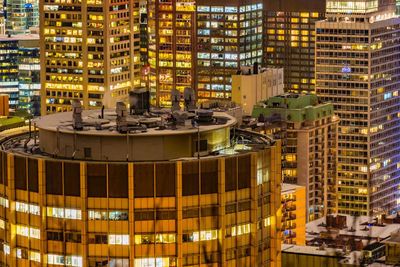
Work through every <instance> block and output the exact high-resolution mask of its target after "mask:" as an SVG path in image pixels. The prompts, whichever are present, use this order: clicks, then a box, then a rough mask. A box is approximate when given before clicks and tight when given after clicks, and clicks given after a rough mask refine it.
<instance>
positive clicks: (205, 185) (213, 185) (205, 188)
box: [201, 160, 218, 194]
mask: <svg viewBox="0 0 400 267" xmlns="http://www.w3.org/2000/svg"><path fill="white" fill-rule="evenodd" d="M201 193H202V194H212V193H218V160H203V161H201Z"/></svg>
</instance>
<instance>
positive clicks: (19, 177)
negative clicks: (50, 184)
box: [14, 156, 26, 190]
mask: <svg viewBox="0 0 400 267" xmlns="http://www.w3.org/2000/svg"><path fill="white" fill-rule="evenodd" d="M14 175H15V177H14V178H15V188H16V189H21V190H26V158H23V157H17V156H15V157H14Z"/></svg>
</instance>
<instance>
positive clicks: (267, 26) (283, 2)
mask: <svg viewBox="0 0 400 267" xmlns="http://www.w3.org/2000/svg"><path fill="white" fill-rule="evenodd" d="M324 18H325V0H309V1H298V0H278V1H264V41H263V49H264V60H263V66H264V67H268V68H273V67H275V68H276V67H278V68H283V70H284V75H285V76H284V84H285V88H284V90H285V92H294V93H307V92H314V93H315V77H314V73H315V66H314V64H315V63H314V61H315V59H314V57H315V22H316V21H318V20H322V19H324Z"/></svg>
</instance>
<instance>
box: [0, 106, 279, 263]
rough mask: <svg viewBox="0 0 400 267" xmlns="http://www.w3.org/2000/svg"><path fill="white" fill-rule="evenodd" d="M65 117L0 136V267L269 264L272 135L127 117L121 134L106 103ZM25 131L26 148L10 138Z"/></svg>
mask: <svg viewBox="0 0 400 267" xmlns="http://www.w3.org/2000/svg"><path fill="white" fill-rule="evenodd" d="M74 104H75V103H74ZM74 108H75V107H74ZM124 114H125V115H126V113H124ZM75 115H76V114H75ZM75 115H74V116H72V114H71V113H70V112H69V113H57V114H51V115H47V116H44V117H41V118H39V119H37V120H36V121H35V125H36V127H37V128H36V131H35V132H34V133H33V132H32V135H31V137H29V133H28V132H26V131H25V132H24V133H21V130H18V131H17V132H15V133H8V134H7V135H4V134H3V135H2V139H1V141H0V142H1V144H2V145H3V146H2V151H0V170H1V172H0V206H1V208H0V233H1V234H2V236H3V241H2V243H1V246H2V249H3V252H4V253H1V254H0V260H1V261H2V262H4V263H6V264H8V265H9V266H26V265H30V264H32V266H34V265H36V264H40V265H41V266H53V265H67V266H84V267H86V266H102V265H103V266H122V267H125V266H159V267H162V266H187V265H196V266H200V264H201V265H209V264H213V265H225V264H226V265H227V266H273V267H280V266H281V265H280V211H279V210H280V197H281V195H280V179H281V177H280V173H281V172H280V160H279V159H280V149H281V148H280V142H279V141H277V142H274V141H273V140H271V139H268V138H264V137H263V136H261V135H259V134H257V133H251V132H247V131H240V130H237V131H231V127H232V126H233V125H234V124H235V122H236V120H235V119H234V118H233V117H231V116H229V115H227V114H225V113H215V116H213V117H212V119H213V120H212V121H214V120H218V122H219V123H213V122H212V121H211V122H203V123H201V124H200V126H199V129H193V128H192V127H191V126H190V127H187V126H183V125H182V126H180V125H177V127H178V129H174V128H172V127H170V126H169V125H167V128H166V129H158V127H157V126H151V124H153V125H154V123H155V122H160V120H161V118H160V117H151V118H149V117H144V116H137V115H127V116H128V117H127V118H126V117H123V116H122V117H123V118H125V119H127V120H128V121H132V119H135V120H138V122H139V124H137V125H136V126H133V127H132V126H129V125H126V127H127V129H126V131H127V133H120V132H119V131H117V130H116V128H117V129H118V127H122V126H121V125H122V122H123V121H124V119H123V118H122V117H117V116H115V115H116V114H115V111H114V110H108V109H106V110H105V111H104V116H103V117H102V115H101V111H99V110H84V111H83V114H82V117H83V118H84V120H83V122H82V123H83V124H84V128H83V129H82V130H81V131H75V129H74V128H73V127H72V125H71V119H72V118H74V119H73V121H75V122H76V123H77V124H76V125H78V123H79V121H80V120H79V119H78V118H77V117H75ZM99 116H100V117H102V118H103V119H101V123H102V126H100V127H99V125H100V124H98V123H99V122H100V121H99ZM116 117H117V121H116ZM118 120H120V123H119V124H118ZM143 124H146V125H148V127H147V128H143V127H142V125H143ZM96 125H97V126H96ZM118 125H119V126H118ZM189 125H190V123H189ZM77 127H78V126H77ZM55 129H60V131H54V130H55ZM119 129H121V128H119ZM134 129H136V130H134ZM137 129H139V130H137ZM143 129H146V130H143ZM128 131H131V132H130V133H128ZM36 133H38V134H39V137H37V134H36ZM231 133H232V134H231ZM21 134H22V135H21ZM198 136H200V140H198V139H197V138H198ZM262 137H263V138H262ZM21 138H22V139H21ZM29 138H30V141H29V142H28V143H27V144H28V145H27V147H26V149H24V147H23V146H20V145H18V143H19V141H18V142H14V141H15V140H17V139H18V140H24V141H23V142H25V141H27V140H28V139H29ZM13 140H14V141H13ZM56 140H58V141H56ZM231 140H235V143H232V144H231ZM198 145H199V146H198ZM196 148H199V150H200V157H199V158H198V156H197V152H196V150H197V149H196ZM29 261H30V262H29Z"/></svg>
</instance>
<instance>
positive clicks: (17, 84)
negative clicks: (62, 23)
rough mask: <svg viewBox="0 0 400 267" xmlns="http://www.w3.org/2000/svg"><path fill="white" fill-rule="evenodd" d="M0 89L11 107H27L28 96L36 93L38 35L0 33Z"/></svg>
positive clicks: (37, 81) (37, 88)
mask: <svg viewBox="0 0 400 267" xmlns="http://www.w3.org/2000/svg"><path fill="white" fill-rule="evenodd" d="M0 68H1V72H0V93H1V94H7V95H8V96H9V106H10V108H11V109H17V108H22V109H25V110H28V111H29V110H30V97H31V96H33V95H39V91H40V81H39V78H40V76H39V69H40V65H39V36H38V35H22V34H21V35H13V36H7V35H1V36H0Z"/></svg>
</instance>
